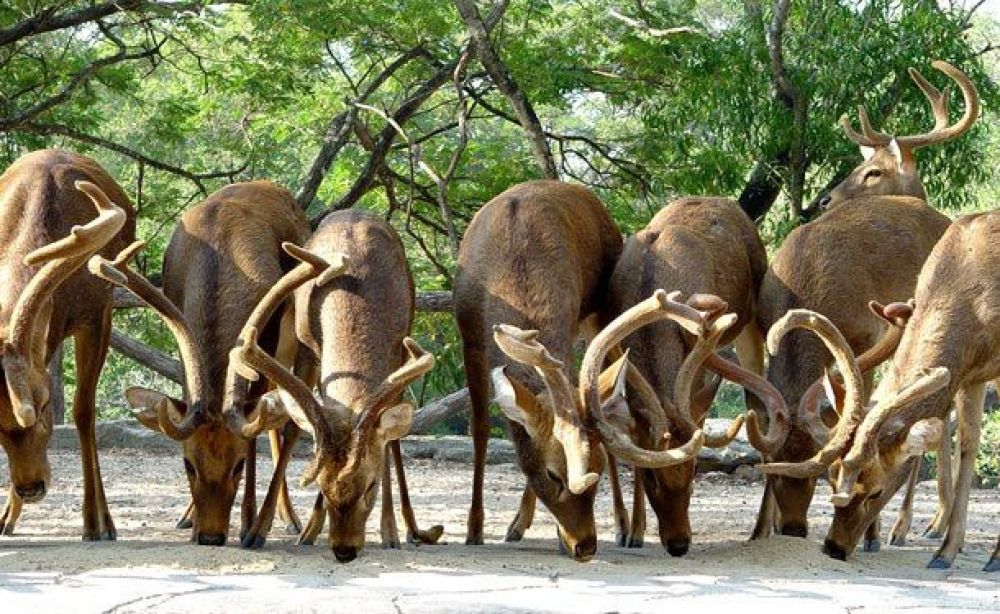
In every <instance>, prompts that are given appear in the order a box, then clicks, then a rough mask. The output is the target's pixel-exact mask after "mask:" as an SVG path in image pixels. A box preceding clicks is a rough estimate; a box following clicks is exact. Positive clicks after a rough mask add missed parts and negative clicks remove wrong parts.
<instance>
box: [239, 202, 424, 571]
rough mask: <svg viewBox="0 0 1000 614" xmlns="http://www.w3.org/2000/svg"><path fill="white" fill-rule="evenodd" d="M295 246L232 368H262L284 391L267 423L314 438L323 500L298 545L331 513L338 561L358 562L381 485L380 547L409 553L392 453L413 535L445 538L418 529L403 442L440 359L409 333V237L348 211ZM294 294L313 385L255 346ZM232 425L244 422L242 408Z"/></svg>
mask: <svg viewBox="0 0 1000 614" xmlns="http://www.w3.org/2000/svg"><path fill="white" fill-rule="evenodd" d="M286 249H288V250H289V253H291V254H292V255H293V256H295V257H296V258H297V259H299V260H300V261H301V264H299V265H298V266H297V267H296V268H295V269H294V270H292V271H291V272H290V273H289V274H287V275H286V276H285V277H283V278H282V279H281V281H280V282H278V284H276V285H275V286H274V287H273V288H272V289H271V291H270V292H268V294H267V295H266V296H265V297H264V298H263V299H262V300H261V302H260V304H259V305H258V306H257V309H256V310H255V312H254V316H252V317H251V318H250V320H249V321H248V322H247V324H246V326H245V327H244V329H243V332H242V333H241V335H240V339H241V341H242V343H241V345H240V346H239V347H237V348H236V349H234V350H233V360H232V364H233V367H234V368H235V369H236V370H237V371H238V372H239V373H241V374H243V375H244V376H245V377H248V378H251V379H252V378H255V377H257V373H260V374H262V375H264V377H266V378H267V379H269V380H271V381H272V382H274V384H276V385H277V386H278V390H277V391H275V392H272V393H268V395H266V396H265V398H263V399H262V400H261V402H260V403H258V408H259V411H260V415H261V416H264V415H271V416H272V417H280V416H287V417H289V418H291V419H292V420H293V421H294V422H295V423H296V424H297V425H298V426H299V427H300V428H302V429H304V430H306V431H307V432H309V433H310V434H312V436H313V438H314V442H315V447H314V453H313V458H312V461H311V462H310V464H309V467H308V468H307V469H306V472H305V474H304V475H303V478H302V481H303V483H304V484H309V483H312V482H315V483H316V484H318V485H319V489H320V493H319V495H318V496H317V498H316V504H315V506H314V509H313V514H312V517H311V518H310V519H309V522H308V523H307V525H306V527H305V528H304V529H303V532H302V535H301V537H300V543H304V544H310V543H313V541H314V540H315V539H316V537H317V535H318V534H319V532H320V531H321V530H322V529H323V525H324V523H325V521H326V520H327V518H328V519H329V523H330V528H329V544H330V547H331V549H332V550H333V553H334V555H335V556H336V558H337V560H338V561H341V562H348V561H351V560H354V559H355V558H356V557H357V555H358V552H359V551H360V550H361V548H362V546H363V545H364V542H365V523H366V522H367V520H368V516H369V515H370V514H371V511H372V508H373V506H374V504H375V496H376V494H377V493H378V488H379V483H380V482H381V491H382V519H381V531H382V544H383V546H386V547H395V548H398V547H399V536H398V534H397V529H396V520H395V511H394V506H393V503H392V494H391V489H390V486H391V480H390V472H389V458H388V456H387V455H386V450H389V451H391V454H392V457H393V461H394V464H395V468H396V478H397V481H398V484H399V495H400V502H401V505H402V508H403V519H404V520H405V522H406V525H407V534H408V538H409V540H410V541H417V542H420V543H435V542H436V541H437V540H438V539H439V538H440V536H441V534H442V532H443V527H441V526H440V525H435V526H433V527H431V528H430V529H428V530H420V529H419V528H418V527H417V523H416V519H415V517H414V514H413V509H412V507H411V505H410V498H409V493H408V491H407V487H406V477H405V474H404V473H403V463H402V454H401V451H400V446H399V439H400V438H401V437H403V436H404V435H406V433H407V432H409V429H410V423H411V421H412V419H413V406H412V405H411V404H410V403H408V402H405V401H403V400H402V395H403V392H404V391H405V390H406V387H407V386H409V385H410V384H411V383H413V382H414V381H416V380H417V379H419V378H420V377H421V376H422V375H423V374H424V373H426V372H427V371H429V370H430V369H431V368H432V367H433V366H434V357H433V356H432V355H430V354H428V353H426V352H424V351H423V350H422V349H421V348H420V346H419V345H417V343H416V342H415V341H413V340H412V339H410V338H409V337H408V336H407V335H408V334H409V332H410V327H411V325H412V323H413V313H414V303H415V295H414V285H413V278H412V276H411V275H410V270H409V266H408V265H407V262H406V254H405V252H404V250H403V244H402V241H401V240H400V238H399V235H398V234H397V233H396V231H395V230H393V229H392V227H391V226H389V225H388V224H387V223H385V222H384V221H382V220H381V219H380V218H378V217H376V216H374V215H372V214H369V213H366V212H363V211H341V212H335V213H332V214H330V215H328V216H326V218H324V220H323V223H322V224H321V225H320V227H319V228H318V229H317V230H316V232H315V233H314V234H313V236H312V238H311V239H310V240H309V242H308V244H307V249H306V250H300V249H296V248H295V247H294V246H286ZM307 250H308V251H307ZM292 292H294V293H295V298H294V305H295V330H296V336H297V339H298V341H299V343H300V344H301V346H302V347H303V348H304V350H305V351H306V354H305V355H306V356H307V358H308V360H309V361H310V362H311V363H312V366H311V368H310V369H309V370H307V372H308V371H310V370H311V371H312V372H313V374H314V375H313V376H311V377H306V378H305V379H301V378H299V377H296V376H295V375H293V374H292V373H290V372H289V371H287V370H286V369H285V368H283V367H282V366H281V364H279V363H278V362H277V361H276V360H274V359H273V358H271V357H270V356H269V355H268V354H267V353H266V352H263V351H261V349H260V347H259V346H258V345H257V334H258V330H259V327H260V325H261V324H262V323H264V322H266V321H267V317H268V314H270V313H271V312H273V311H274V310H275V309H276V308H277V306H278V305H280V304H281V303H282V301H284V300H285V299H286V298H287V297H288V296H290V295H291V293H292ZM317 361H318V365H317V364H316V362H317ZM317 367H318V368H317ZM316 376H318V394H314V393H313V385H315V384H316V380H317V377H316ZM231 418H232V419H233V421H234V422H235V423H236V424H244V423H245V422H246V421H245V419H243V418H242V417H241V414H240V413H238V412H237V413H234V414H232V415H231ZM261 419H264V418H261ZM272 419H273V418H272Z"/></svg>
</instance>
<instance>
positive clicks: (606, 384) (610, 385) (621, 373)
mask: <svg viewBox="0 0 1000 614" xmlns="http://www.w3.org/2000/svg"><path fill="white" fill-rule="evenodd" d="M628 366H629V362H628V351H627V350H626V351H625V353H624V354H622V356H621V358H619V359H618V360H616V361H615V362H614V363H612V364H611V366H609V367H608V368H607V369H605V370H604V371H603V372H601V375H600V376H599V377H598V378H597V388H598V390H599V391H600V395H601V401H605V400H608V401H610V400H611V399H613V398H615V397H621V398H623V399H624V398H625V383H626V381H627V379H628V378H627V376H628Z"/></svg>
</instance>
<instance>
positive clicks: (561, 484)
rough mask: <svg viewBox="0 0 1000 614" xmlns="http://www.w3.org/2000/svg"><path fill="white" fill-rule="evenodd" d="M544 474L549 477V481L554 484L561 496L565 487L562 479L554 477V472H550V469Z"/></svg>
mask: <svg viewBox="0 0 1000 614" xmlns="http://www.w3.org/2000/svg"><path fill="white" fill-rule="evenodd" d="M545 474H546V475H547V476H549V479H550V480H552V481H553V482H555V483H556V485H557V486H558V487H559V493H560V494H562V491H564V490H566V486H565V485H564V484H563V481H562V478H561V477H559V476H558V475H556V473H555V472H554V471H552V470H551V469H546V470H545Z"/></svg>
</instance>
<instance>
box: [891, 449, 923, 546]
mask: <svg viewBox="0 0 1000 614" xmlns="http://www.w3.org/2000/svg"><path fill="white" fill-rule="evenodd" d="M922 462H923V459H922V458H918V459H917V462H915V463H913V469H911V470H910V478H909V479H908V480H907V481H906V495H904V496H903V504H902V505H901V506H899V515H898V516H897V517H896V524H894V525H892V532H891V533H889V544H890V545H892V546H905V545H906V535H907V534H908V533H909V532H910V525H911V524H912V523H913V495H914V493H915V492H916V490H917V481H918V480H920V464H921V463H922Z"/></svg>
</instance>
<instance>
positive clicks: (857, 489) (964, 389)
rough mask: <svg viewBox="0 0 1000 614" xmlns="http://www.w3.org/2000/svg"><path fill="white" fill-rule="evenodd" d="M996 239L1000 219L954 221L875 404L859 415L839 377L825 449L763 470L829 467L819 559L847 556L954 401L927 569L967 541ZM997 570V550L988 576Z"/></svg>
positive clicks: (989, 346)
mask: <svg viewBox="0 0 1000 614" xmlns="http://www.w3.org/2000/svg"><path fill="white" fill-rule="evenodd" d="M998 240H1000V213H998V212H992V213H983V214H978V215H970V216H965V217H962V218H960V219H958V220H956V221H955V222H954V223H953V224H952V225H951V228H949V229H948V231H947V232H946V233H945V235H944V236H943V237H942V238H941V241H940V242H939V243H938V244H937V245H936V246H935V247H934V250H933V251H932V252H931V254H930V256H929V257H928V259H927V262H926V263H925V264H924V266H923V268H922V269H921V271H920V277H919V279H918V281H917V289H916V306H915V308H914V310H913V316H912V318H910V322H909V324H908V326H907V328H906V330H905V332H904V333H903V336H902V340H901V341H900V345H899V349H898V350H897V352H896V355H895V357H894V358H893V362H892V367H891V369H890V370H889V372H888V373H887V374H886V376H885V377H884V378H883V380H882V381H881V383H880V384H879V387H878V389H877V390H876V392H875V394H874V397H875V398H876V399H877V404H876V405H875V407H874V408H872V409H869V410H868V411H867V412H866V411H865V408H864V406H863V405H862V404H861V403H860V402H857V399H858V398H860V391H859V388H860V384H859V382H858V381H856V378H846V379H847V381H846V382H845V384H846V388H847V395H848V396H849V397H851V398H852V399H854V402H853V403H850V402H845V403H844V409H843V411H842V414H841V417H840V420H839V421H838V423H837V425H836V427H835V428H834V429H833V430H832V431H831V436H830V440H829V442H828V443H827V445H826V446H824V447H823V449H821V450H820V451H819V452H818V453H817V454H816V455H815V456H814V457H813V458H811V459H809V460H808V461H806V462H802V463H783V464H775V465H770V466H767V465H765V466H764V470H765V471H767V472H768V473H772V474H779V475H788V476H794V477H799V478H802V477H805V478H808V477H814V476H816V475H819V474H821V473H823V472H824V471H826V470H827V469H828V468H829V470H830V473H831V475H832V478H833V480H832V482H833V486H834V494H833V495H832V497H831V499H832V501H833V504H834V506H835V507H834V517H833V523H832V525H831V526H830V531H829V533H828V534H827V538H826V541H825V544H824V552H826V553H827V554H829V555H830V556H831V557H834V558H838V559H842V560H843V559H845V558H846V557H847V556H848V555H849V554H851V552H853V550H854V548H855V546H856V544H857V542H858V538H859V537H860V534H861V531H863V530H864V527H865V526H867V525H868V524H869V523H871V522H872V521H873V519H874V518H876V517H877V515H878V514H879V512H880V510H881V509H882V508H883V507H884V506H885V504H886V502H888V500H889V499H890V498H892V496H893V495H894V494H895V492H896V491H897V490H898V489H899V488H900V486H901V485H902V484H903V483H904V482H905V481H906V477H907V475H908V474H909V473H910V470H911V468H912V467H911V466H912V464H913V463H915V462H917V460H919V458H920V455H921V454H923V452H924V451H926V450H927V449H928V448H932V449H933V446H934V442H935V441H936V440H937V439H939V438H941V437H947V430H946V429H945V428H944V425H945V424H946V423H947V419H948V415H949V413H950V403H951V399H952V398H955V406H956V412H957V415H958V442H959V446H960V448H961V456H960V458H961V460H960V463H959V466H958V473H957V477H956V480H955V495H954V501H953V503H952V505H951V506H950V509H949V510H948V512H947V514H946V518H945V520H944V523H945V526H946V527H947V532H946V534H945V539H944V542H943V544H942V545H941V547H940V549H939V550H938V552H937V554H936V555H935V556H934V558H933V559H932V560H931V562H930V564H929V567H932V568H947V567H950V566H951V564H952V562H953V561H954V559H955V555H956V554H958V551H959V549H960V548H961V546H962V543H963V542H964V540H965V528H966V514H967V511H968V498H969V489H970V487H971V485H972V481H973V477H974V473H975V457H976V451H977V449H978V446H979V437H980V431H981V426H982V414H983V401H984V398H985V391H986V383H987V381H989V380H991V379H995V378H996V377H998V376H1000V357H998V355H997V352H996V348H997V346H998V344H1000V276H998V273H997V272H998V271H1000V254H998V253H997V250H996V246H997V241H998ZM843 352H844V353H845V354H849V352H850V350H849V348H844V349H843ZM842 371H843V369H842ZM997 567H998V563H997V559H996V554H995V553H994V557H993V559H992V560H991V562H990V563H989V564H988V565H987V569H993V570H995V569H996V568H997Z"/></svg>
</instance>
